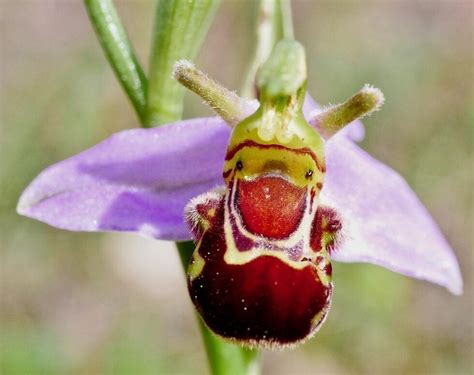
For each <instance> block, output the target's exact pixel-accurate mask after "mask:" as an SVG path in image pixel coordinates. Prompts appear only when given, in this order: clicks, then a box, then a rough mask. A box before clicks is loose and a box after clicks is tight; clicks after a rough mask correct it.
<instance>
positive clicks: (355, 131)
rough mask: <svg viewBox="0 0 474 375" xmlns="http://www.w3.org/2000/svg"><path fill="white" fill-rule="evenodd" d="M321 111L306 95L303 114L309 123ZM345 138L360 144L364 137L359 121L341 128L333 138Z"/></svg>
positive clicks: (362, 126) (362, 127)
mask: <svg viewBox="0 0 474 375" xmlns="http://www.w3.org/2000/svg"><path fill="white" fill-rule="evenodd" d="M320 110H321V106H320V105H318V104H317V103H316V102H315V101H314V100H313V98H312V97H311V96H310V95H306V97H305V100H304V103H303V113H304V116H305V118H306V119H307V120H308V121H309V120H310V119H312V118H314V117H315V116H316V114H318V113H319V112H320ZM340 136H343V137H346V138H349V139H351V140H353V141H354V142H360V141H362V140H363V139H364V137H365V127H364V125H363V124H362V122H361V121H360V120H355V121H352V122H351V123H350V124H348V125H347V126H345V127H344V128H342V129H341V130H340V131H339V132H337V134H336V135H334V137H340Z"/></svg>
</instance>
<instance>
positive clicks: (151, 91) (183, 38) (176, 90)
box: [146, 0, 220, 126]
mask: <svg viewBox="0 0 474 375" xmlns="http://www.w3.org/2000/svg"><path fill="white" fill-rule="evenodd" d="M219 4H220V1H219V0H191V1H189V0H167V1H160V2H159V3H158V7H157V11H156V19H155V28H154V33H153V44H152V51H151V60H150V73H149V83H148V100H147V110H146V125H147V126H152V125H153V126H157V125H161V124H164V123H168V122H173V121H177V120H179V119H181V115H182V111H183V97H184V89H183V88H182V87H181V86H180V85H179V84H178V83H177V82H176V81H174V80H173V79H172V72H173V66H174V64H175V63H176V61H178V60H181V59H188V60H194V59H195V57H196V54H197V52H198V51H199V48H200V46H201V44H202V42H203V40H204V37H205V35H206V33H207V30H208V29H209V26H210V24H211V21H212V19H213V16H214V14H215V12H216V11H217V8H218V6H219Z"/></svg>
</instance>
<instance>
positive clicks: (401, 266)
mask: <svg viewBox="0 0 474 375" xmlns="http://www.w3.org/2000/svg"><path fill="white" fill-rule="evenodd" d="M326 158H327V159H326V163H327V175H326V180H325V185H324V187H323V190H322V191H321V203H323V204H327V205H328V206H330V207H333V208H335V209H336V210H337V212H338V213H339V214H340V215H341V217H342V219H343V228H344V229H343V240H342V243H341V246H340V247H339V248H338V249H337V250H336V251H335V253H334V255H333V258H334V259H335V260H337V261H342V262H369V263H374V264H377V265H379V266H383V267H386V268H388V269H390V270H392V271H395V272H398V273H401V274H404V275H407V276H411V277H415V278H418V279H423V280H428V281H431V282H433V283H436V284H439V285H442V286H445V287H446V288H447V289H449V290H450V291H451V292H452V293H454V294H460V293H462V278H461V273H460V271H459V266H458V263H457V260H456V257H455V255H454V253H453V251H452V250H451V247H450V246H449V244H448V243H447V242H446V240H445V238H444V237H443V235H442V234H441V232H440V230H439V228H438V226H437V225H436V223H435V222H434V221H433V219H432V218H431V216H430V214H429V213H428V212H427V210H426V208H425V207H424V206H423V204H422V203H421V202H420V201H419V199H418V198H417V196H416V195H415V193H414V192H413V191H412V190H411V188H410V187H409V186H408V184H407V183H406V182H405V180H404V179H403V178H402V177H401V176H400V175H399V174H398V173H396V172H395V171H393V170H392V169H390V168H389V167H387V166H386V165H384V164H383V163H381V162H380V161H378V160H375V159H374V158H372V157H371V156H370V155H369V154H367V153H366V152H365V151H363V150H362V149H360V148H359V147H358V146H357V145H356V144H354V143H353V142H351V141H350V140H348V139H347V138H345V137H334V138H333V139H331V140H330V141H328V142H327V144H326Z"/></svg>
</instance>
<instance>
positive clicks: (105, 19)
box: [84, 0, 147, 124]
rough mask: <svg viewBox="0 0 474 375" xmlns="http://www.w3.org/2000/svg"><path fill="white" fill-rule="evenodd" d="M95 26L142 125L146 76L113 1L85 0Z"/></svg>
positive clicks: (106, 53)
mask: <svg viewBox="0 0 474 375" xmlns="http://www.w3.org/2000/svg"><path fill="white" fill-rule="evenodd" d="M84 3H85V6H86V9H87V12H88V14H89V18H90V20H91V23H92V26H93V27H94V30H95V32H96V34H97V37H98V39H99V41H100V44H101V45H102V48H103V50H104V52H105V55H106V56H107V59H108V61H109V63H110V65H111V66H112V68H113V70H114V72H115V75H116V77H117V79H118V81H119V82H120V84H121V85H122V87H123V89H124V90H125V92H126V94H127V95H128V97H129V98H130V101H131V102H132V105H133V107H134V108H135V111H136V113H137V115H138V117H139V118H140V121H141V123H142V124H143V123H144V121H145V109H146V89H147V88H146V87H147V82H146V77H145V74H144V73H143V70H142V68H141V66H140V64H139V62H138V60H137V58H136V56H135V53H134V51H133V48H132V46H131V44H130V41H129V39H128V36H127V33H126V32H125V29H124V27H123V25H122V23H121V21H120V18H119V16H118V14H117V11H116V10H115V7H114V5H113V3H112V1H111V0H84Z"/></svg>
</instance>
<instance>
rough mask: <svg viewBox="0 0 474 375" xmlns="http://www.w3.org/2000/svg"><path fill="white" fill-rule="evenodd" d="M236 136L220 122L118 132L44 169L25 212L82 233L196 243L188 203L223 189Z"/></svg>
mask: <svg viewBox="0 0 474 375" xmlns="http://www.w3.org/2000/svg"><path fill="white" fill-rule="evenodd" d="M229 135H230V129H229V127H228V126H227V125H226V124H225V123H224V121H222V120H221V119H220V118H218V117H212V118H202V119H194V120H188V121H181V122H177V123H174V124H169V125H164V126H161V127H159V128H154V129H132V130H126V131H123V132H120V133H117V134H115V135H113V136H111V137H110V138H108V139H106V140H105V141H103V142H101V143H99V144H98V145H96V146H94V147H92V148H90V149H88V150H86V151H84V152H82V153H80V154H78V155H76V156H73V157H71V158H69V159H66V160H64V161H62V162H60V163H57V164H55V165H52V166H51V167H49V168H47V169H46V170H44V171H43V172H42V173H41V174H40V175H39V176H38V177H37V178H36V179H35V180H34V181H33V182H32V183H31V184H30V186H28V188H27V189H26V190H25V191H24V193H23V194H22V196H21V198H20V201H19V204H18V212H19V213H21V214H23V215H25V216H29V217H32V218H35V219H37V220H40V221H43V222H46V223H48V224H50V225H53V226H55V227H58V228H62V229H68V230H74V231H133V232H140V233H142V234H145V235H148V236H152V237H155V238H161V239H170V240H186V239H189V238H190V234H189V232H188V230H187V229H186V227H185V225H184V223H183V209H184V206H185V205H186V203H187V202H188V201H189V200H190V199H191V198H192V197H194V196H196V195H199V194H201V193H203V192H205V191H207V190H209V189H212V188H213V187H215V186H218V185H222V184H223V179H222V168H223V162H224V155H225V149H226V146H227V142H228V139H229Z"/></svg>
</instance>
